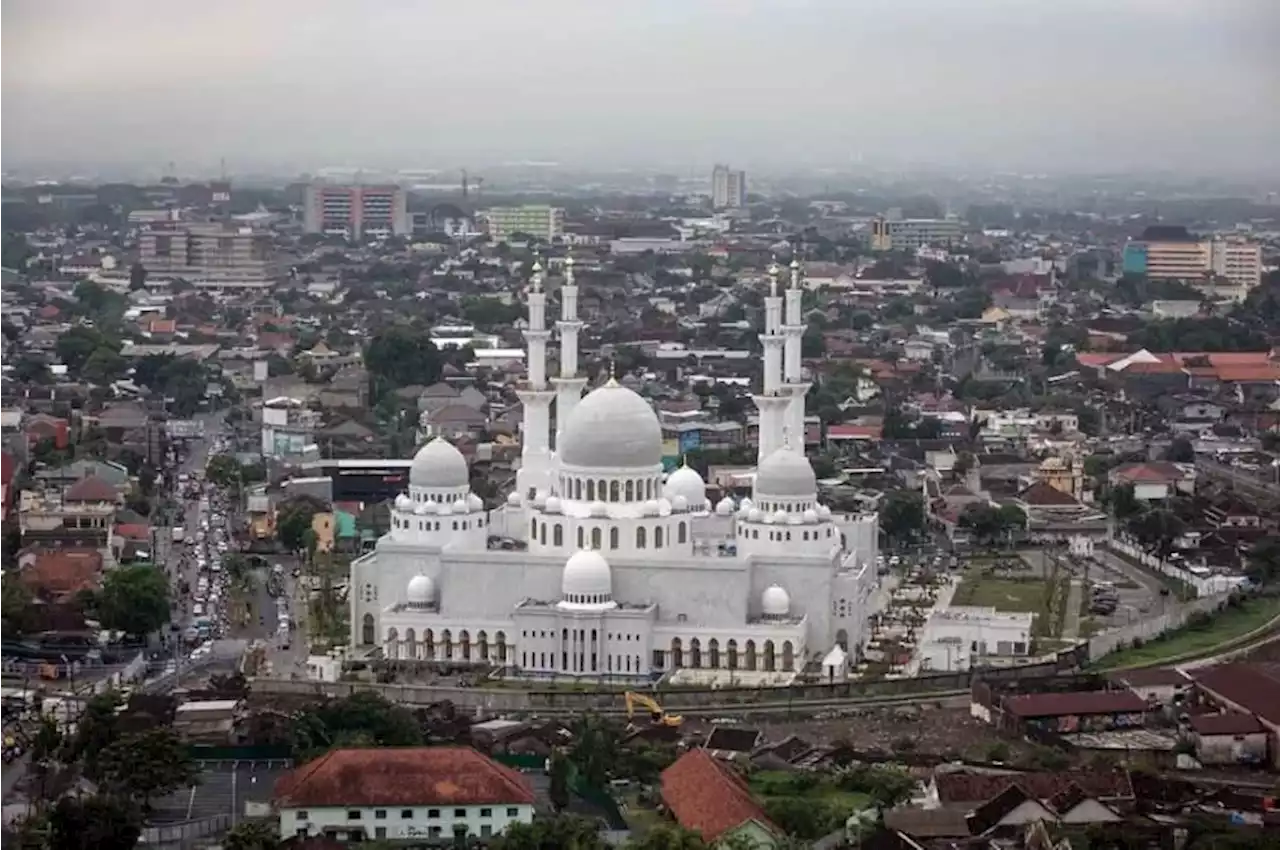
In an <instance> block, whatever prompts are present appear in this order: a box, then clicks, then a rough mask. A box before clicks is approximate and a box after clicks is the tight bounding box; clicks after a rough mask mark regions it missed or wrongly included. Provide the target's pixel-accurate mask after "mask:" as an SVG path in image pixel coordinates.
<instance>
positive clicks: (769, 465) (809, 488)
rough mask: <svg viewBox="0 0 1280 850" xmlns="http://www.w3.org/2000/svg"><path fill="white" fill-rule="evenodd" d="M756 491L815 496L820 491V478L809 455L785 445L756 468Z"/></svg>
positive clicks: (794, 495)
mask: <svg viewBox="0 0 1280 850" xmlns="http://www.w3.org/2000/svg"><path fill="white" fill-rule="evenodd" d="M755 492H756V494H757V495H765V496H781V497H783V498H798V497H801V496H813V495H814V494H815V493H817V492H818V479H817V476H815V475H814V474H813V467H812V466H810V465H809V459H808V458H807V457H805V456H804V455H802V454H800V452H797V451H795V450H793V449H789V448H787V447H785V446H784V447H782V448H780V449H778V450H777V451H776V452H774V453H773V454H771V455H769V456H768V457H767V458H765V459H764V462H763V463H761V464H760V468H759V469H757V470H756V486H755Z"/></svg>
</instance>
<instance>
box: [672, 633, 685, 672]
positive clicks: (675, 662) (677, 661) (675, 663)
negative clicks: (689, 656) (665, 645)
mask: <svg viewBox="0 0 1280 850" xmlns="http://www.w3.org/2000/svg"><path fill="white" fill-rule="evenodd" d="M683 666H684V649H683V647H682V646H681V645H680V638H672V639H671V669H672V670H679V669H680V668H681V667H683Z"/></svg>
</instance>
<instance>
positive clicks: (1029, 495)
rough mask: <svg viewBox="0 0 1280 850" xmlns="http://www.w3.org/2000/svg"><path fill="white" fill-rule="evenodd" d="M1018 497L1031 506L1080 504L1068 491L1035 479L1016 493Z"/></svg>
mask: <svg viewBox="0 0 1280 850" xmlns="http://www.w3.org/2000/svg"><path fill="white" fill-rule="evenodd" d="M1018 498H1019V499H1020V500H1022V501H1023V502H1024V503H1025V504H1028V505H1031V506H1032V507H1036V506H1042V507H1048V508H1069V507H1079V505H1080V502H1079V501H1077V500H1076V498H1075V497H1074V496H1072V495H1071V494H1070V493H1064V492H1062V491H1061V490H1059V489H1058V488H1056V487H1051V486H1050V485H1048V484H1046V483H1044V482H1043V481H1037V482H1036V483H1034V484H1032V485H1031V486H1030V487H1028V488H1027V489H1025V490H1023V491H1022V492H1021V493H1019V494H1018Z"/></svg>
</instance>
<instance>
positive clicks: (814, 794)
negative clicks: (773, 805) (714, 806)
mask: <svg viewBox="0 0 1280 850" xmlns="http://www.w3.org/2000/svg"><path fill="white" fill-rule="evenodd" d="M797 779H799V782H797ZM749 784H750V786H751V792H752V793H753V794H755V795H756V797H757V798H759V799H760V801H761V802H764V803H767V802H768V801H770V800H777V799H788V798H791V799H803V800H806V801H808V802H810V803H813V802H817V803H820V804H823V805H829V806H832V807H835V808H839V809H841V810H843V811H844V812H846V813H847V814H852V813H853V812H855V811H858V810H859V809H863V808H866V807H867V805H868V804H869V803H870V802H871V798H870V797H869V796H868V795H866V794H860V793H858V792H857V791H843V790H841V789H840V788H839V787H837V786H836V784H835V783H834V782H832V781H830V780H829V779H826V778H820V777H817V776H812V775H805V776H801V777H797V774H795V773H793V772H791V771H786V770H762V771H760V772H759V773H753V774H752V775H751V778H750V780H749ZM797 786H799V787H797Z"/></svg>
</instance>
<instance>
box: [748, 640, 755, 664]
mask: <svg viewBox="0 0 1280 850" xmlns="http://www.w3.org/2000/svg"><path fill="white" fill-rule="evenodd" d="M746 656H747V657H746V668H747V669H748V670H755V669H756V642H755V641H753V640H749V641H747V651H746Z"/></svg>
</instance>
